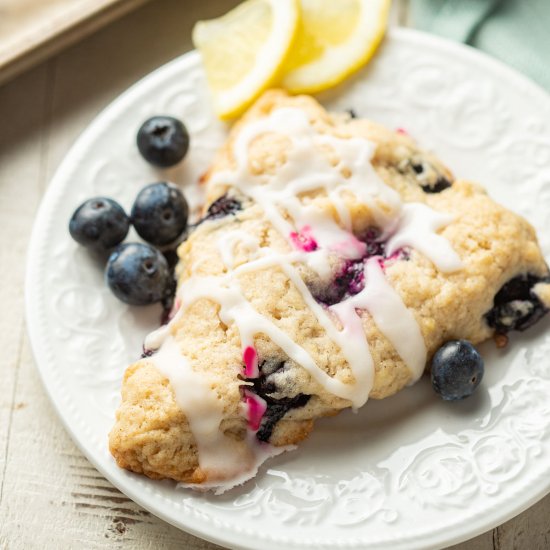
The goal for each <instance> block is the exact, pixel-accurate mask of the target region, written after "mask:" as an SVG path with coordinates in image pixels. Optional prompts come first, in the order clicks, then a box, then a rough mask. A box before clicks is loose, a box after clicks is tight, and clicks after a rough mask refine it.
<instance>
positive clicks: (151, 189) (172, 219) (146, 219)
mask: <svg viewBox="0 0 550 550" xmlns="http://www.w3.org/2000/svg"><path fill="white" fill-rule="evenodd" d="M188 214H189V206H188V205H187V201H186V200H185V197H184V196H183V193H182V192H181V191H180V190H179V189H178V188H177V187H176V186H175V185H172V184H170V183H166V182H161V183H152V184H150V185H147V186H146V187H144V188H143V189H142V190H141V191H140V192H139V193H138V196H137V197H136V200H135V202H134V205H133V206H132V223H133V224H134V227H135V229H136V231H137V232H138V234H139V235H140V236H141V237H142V238H143V239H145V240H146V241H147V242H150V243H152V244H154V245H157V246H162V245H166V244H170V243H172V242H174V241H175V240H176V239H177V238H178V237H179V236H180V235H181V234H182V233H183V232H184V231H185V228H186V227H187V216H188Z"/></svg>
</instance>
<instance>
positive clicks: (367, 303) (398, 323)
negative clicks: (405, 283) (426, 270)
mask: <svg viewBox="0 0 550 550" xmlns="http://www.w3.org/2000/svg"><path fill="white" fill-rule="evenodd" d="M364 273H365V288H364V289H363V290H362V291H361V292H359V293H358V294H356V295H355V296H351V297H350V298H348V299H347V300H344V301H343V302H340V303H339V304H335V305H333V306H331V307H330V309H331V310H332V311H333V312H334V313H336V315H337V316H338V318H339V319H340V321H341V322H342V324H343V325H344V327H346V328H345V329H344V330H345V331H346V330H347V332H348V341H353V340H365V337H364V331H363V326H362V322H361V317H360V316H359V313H358V312H357V310H367V311H368V312H369V313H370V315H371V317H372V318H373V320H374V322H375V324H376V326H377V327H378V329H379V330H380V332H381V333H382V334H383V335H384V336H385V337H386V338H387V339H388V340H389V341H390V342H391V344H392V345H393V347H394V348H395V349H396V351H397V353H398V354H399V356H400V357H401V359H403V361H404V362H405V364H406V365H407V367H409V369H410V371H411V373H412V375H413V382H416V380H418V379H419V378H420V376H421V375H422V372H423V371H424V367H425V365H426V346H425V344H424V338H423V337H422V333H421V332H420V328H419V326H418V324H417V322H416V319H415V318H414V315H413V314H412V313H411V311H410V310H409V309H407V307H406V306H405V304H404V303H403V300H402V299H401V297H400V296H399V294H397V292H396V291H395V290H394V289H393V287H392V286H391V285H390V284H389V283H388V281H387V280H386V277H385V276H384V272H383V271H382V268H381V267H380V264H379V262H378V260H377V259H376V258H371V259H369V260H367V261H366V263H365V270H364ZM360 337H362V338H360ZM355 345H357V344H355ZM367 347H368V346H367Z"/></svg>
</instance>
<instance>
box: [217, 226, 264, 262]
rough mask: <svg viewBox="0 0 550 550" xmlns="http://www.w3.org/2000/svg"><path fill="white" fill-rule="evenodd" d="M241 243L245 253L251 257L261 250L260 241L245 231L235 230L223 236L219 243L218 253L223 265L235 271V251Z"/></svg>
mask: <svg viewBox="0 0 550 550" xmlns="http://www.w3.org/2000/svg"><path fill="white" fill-rule="evenodd" d="M239 243H241V245H242V246H244V247H245V252H247V253H248V255H249V256H250V257H255V256H256V255H257V253H258V250H259V243H258V240H257V239H255V238H254V237H252V236H251V235H249V234H248V233H245V232H244V231H240V230H238V229H237V230H235V231H231V232H230V233H227V234H226V235H222V236H221V237H220V238H219V239H218V242H217V245H218V251H219V253H220V256H221V258H222V261H223V263H224V264H225V266H226V267H227V268H228V269H233V267H234V263H235V254H234V249H235V247H236V246H237V244H239Z"/></svg>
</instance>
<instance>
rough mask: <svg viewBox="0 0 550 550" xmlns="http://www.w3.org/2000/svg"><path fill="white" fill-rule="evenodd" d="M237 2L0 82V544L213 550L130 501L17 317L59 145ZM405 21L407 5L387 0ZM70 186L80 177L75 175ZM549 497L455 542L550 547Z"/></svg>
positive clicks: (145, 23) (167, 4)
mask: <svg viewBox="0 0 550 550" xmlns="http://www.w3.org/2000/svg"><path fill="white" fill-rule="evenodd" d="M236 3H237V2H236V1H234V0H225V1H224V0H212V1H209V0H185V2H183V1H182V0H156V1H154V2H152V3H149V4H147V5H145V6H143V7H141V8H139V9H138V11H136V12H134V13H132V14H130V15H127V16H125V17H124V18H123V19H122V20H120V21H118V22H116V23H114V24H111V25H110V26H109V27H107V28H105V29H103V30H102V31H99V32H98V33H97V34H95V35H94V36H92V37H90V38H87V39H86V40H85V41H83V42H81V43H79V44H77V45H76V46H73V47H72V48H71V49H69V50H66V51H65V52H63V53H62V54H60V55H58V56H57V57H54V58H52V59H50V60H48V61H46V62H44V63H43V64H42V65H39V66H38V67H36V68H34V69H32V70H30V71H29V72H27V73H25V74H23V75H22V76H20V77H18V78H17V79H16V80H14V81H12V82H10V83H8V84H6V85H4V86H3V87H0V221H1V231H0V266H1V269H0V304H1V314H0V350H1V354H0V381H1V385H0V548H1V549H3V550H4V549H9V550H29V549H35V548H37V549H38V548H40V549H43V548H46V549H59V550H64V549H71V548H83V549H86V550H87V549H95V548H124V549H132V550H145V549H157V548H163V549H176V548H187V549H191V550H196V549H214V548H217V547H216V546H215V545H213V544H210V543H207V542H204V541H202V540H199V539H197V538H195V537H193V536H191V535H188V534H186V533H184V532H181V531H179V530H177V529H175V528H174V527H171V526H170V525H168V524H166V523H164V522H163V521H161V520H159V519H157V518H155V517H154V516H152V515H151V514H149V513H148V512H146V511H144V510H143V509H142V508H140V507H139V506H137V505H136V504H134V503H133V502H132V501H130V500H129V499H128V498H126V497H125V496H124V495H122V494H121V493H120V492H119V491H118V490H117V489H115V488H114V487H113V486H112V485H111V484H110V483H109V482H108V481H106V480H105V479H104V478H103V477H102V476H101V475H100V474H99V473H98V472H97V471H96V470H95V469H94V468H93V466H91V464H90V463H89V462H88V461H87V460H86V458H84V457H83V456H82V455H81V453H80V452H79V451H78V450H77V448H76V447H75V445H74V444H73V443H72V441H71V439H70V438H69V436H68V435H67V434H66V433H65V430H64V429H63V427H62V425H61V422H60V421H59V419H58V418H57V416H56V414H55V412H54V410H53V408H52V405H51V404H50V402H49V400H48V398H47V396H46V394H45V392H44V390H43V388H42V385H41V382H40V379H39V376H38V373H37V371H36V369H35V366H34V361H33V357H32V355H31V350H30V347H29V341H28V337H27V334H26V328H25V320H24V315H23V279H24V270H25V253H26V248H27V243H28V240H29V235H30V231H31V225H32V222H33V218H34V214H35V212H36V209H37V207H38V204H39V202H40V199H41V197H42V195H43V194H44V191H45V190H46V188H47V186H48V182H49V180H50V178H51V176H52V174H53V172H54V171H55V169H56V167H57V165H58V164H59V162H60V161H61V159H62V157H63V155H64V154H65V153H66V151H67V149H68V148H69V147H70V146H71V144H72V143H73V142H74V140H75V138H76V137H77V136H78V134H79V133H80V132H81V131H82V130H83V129H84V128H85V127H86V125H87V124H88V123H89V122H90V121H91V120H92V119H93V118H94V116H95V115H96V114H97V113H98V112H99V111H100V110H101V109H102V108H103V107H104V106H106V105H107V104H108V103H109V102H111V101H112V100H113V99H114V98H115V97H116V96H117V95H118V94H119V93H121V92H122V91H123V90H124V89H125V88H127V87H128V86H129V85H130V84H132V83H133V82H135V81H136V80H137V79H138V78H140V77H142V76H144V75H145V74H147V73H148V72H150V71H151V70H153V69H155V68H156V67H158V66H159V65H161V64H163V63H165V62H166V61H168V60H170V59H172V58H173V57H175V56H177V55H179V54H181V53H183V52H184V51H186V50H188V49H189V48H190V47H191V44H190V30H191V26H192V23H193V21H195V20H196V19H198V18H205V17H211V16H214V15H216V14H219V13H221V12H223V11H225V10H226V9H227V8H229V7H230V6H232V5H234V4H236ZM394 3H395V5H394V8H393V13H392V23H393V24H407V22H408V18H407V5H408V2H407V1H405V0H403V1H401V2H394ZM75 185H78V182H75ZM549 517H550V496H548V497H547V498H545V499H543V500H542V501H541V502H539V503H538V504H536V505H535V506H533V507H532V508H530V509H529V510H527V511H526V512H524V513H523V514H521V515H520V516H518V517H517V518H515V519H513V520H511V521H509V522H507V523H505V524H504V525H502V526H500V527H498V528H496V529H494V530H493V531H491V532H488V533H485V534H483V535H481V536H479V537H477V538H475V539H473V540H471V541H469V542H466V543H463V544H461V545H458V546H457V547H455V549H460V550H466V549H473V550H512V549H526V550H537V549H541V550H542V549H547V548H550V522H549V519H548V518H549Z"/></svg>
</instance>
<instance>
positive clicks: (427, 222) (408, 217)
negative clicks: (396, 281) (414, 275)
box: [386, 202, 464, 273]
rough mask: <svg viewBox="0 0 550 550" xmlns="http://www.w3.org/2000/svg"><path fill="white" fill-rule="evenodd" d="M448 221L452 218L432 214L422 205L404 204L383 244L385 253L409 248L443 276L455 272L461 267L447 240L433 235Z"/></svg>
mask: <svg viewBox="0 0 550 550" xmlns="http://www.w3.org/2000/svg"><path fill="white" fill-rule="evenodd" d="M452 221H453V216H451V215H449V214H442V213H441V212H436V211H435V210H432V209H431V208H430V207H429V206H426V205H425V204H421V203H417V202H416V203H408V204H404V205H403V207H402V209H401V217H400V218H399V222H398V224H397V227H396V229H395V234H394V235H393V236H392V237H390V239H389V240H388V242H387V243H386V251H387V253H388V255H391V254H393V253H394V252H396V251H397V250H399V249H400V248H403V247H404V246H411V247H412V248H414V249H415V250H418V251H419V252H421V253H422V254H424V256H426V257H427V258H429V259H430V260H431V261H432V263H433V264H434V265H435V266H436V267H437V268H438V269H439V270H440V271H442V272H443V273H450V272H453V271H458V270H459V269H462V267H464V264H463V263H462V261H461V259H460V257H459V255H458V254H457V253H456V252H455V251H454V250H453V247H452V246H451V245H450V243H449V241H448V240H447V239H445V238H444V237H442V236H441V235H437V234H436V231H437V230H439V229H441V228H443V227H445V226H446V225H449V224H450V223H451V222H452Z"/></svg>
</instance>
